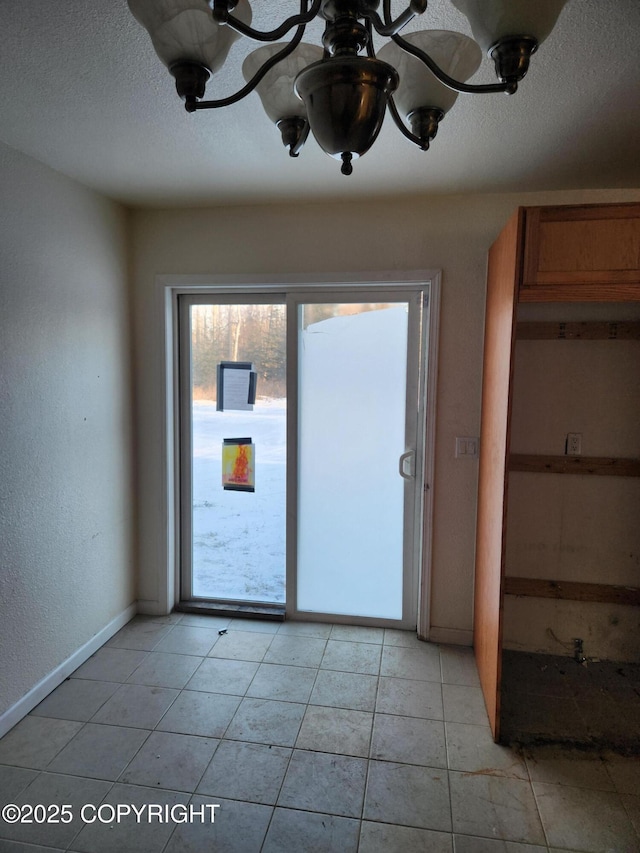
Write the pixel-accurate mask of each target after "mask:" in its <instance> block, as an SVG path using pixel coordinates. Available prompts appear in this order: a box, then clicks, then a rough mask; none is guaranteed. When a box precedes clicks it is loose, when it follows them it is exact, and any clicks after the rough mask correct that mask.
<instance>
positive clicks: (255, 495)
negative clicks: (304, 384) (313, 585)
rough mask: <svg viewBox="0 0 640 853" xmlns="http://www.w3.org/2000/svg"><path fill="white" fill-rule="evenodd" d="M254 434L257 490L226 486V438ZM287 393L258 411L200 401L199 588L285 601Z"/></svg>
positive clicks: (202, 592)
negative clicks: (229, 409)
mask: <svg viewBox="0 0 640 853" xmlns="http://www.w3.org/2000/svg"><path fill="white" fill-rule="evenodd" d="M246 437H251V439H252V440H253V442H254V444H255V446H256V447H255V461H256V466H255V471H256V490H255V492H233V491H225V490H224V489H223V488H222V483H221V476H222V474H221V457H222V440H223V439H224V438H246ZM285 478H286V400H263V401H260V400H259V401H258V402H257V403H256V405H255V407H254V410H253V411H252V412H217V411H216V404H215V403H214V402H208V401H196V402H194V404H193V594H194V596H196V597H201V598H227V599H241V600H244V601H272V602H284V582H285V495H286V491H285V489H286V480H285Z"/></svg>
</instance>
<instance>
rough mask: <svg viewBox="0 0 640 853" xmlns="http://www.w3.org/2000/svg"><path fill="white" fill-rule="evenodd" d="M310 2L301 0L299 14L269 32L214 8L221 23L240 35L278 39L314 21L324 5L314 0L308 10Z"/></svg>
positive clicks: (270, 39)
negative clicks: (297, 27)
mask: <svg viewBox="0 0 640 853" xmlns="http://www.w3.org/2000/svg"><path fill="white" fill-rule="evenodd" d="M307 6H308V3H307V2H305V0H301V3H300V13H299V14H298V15H292V16H291V17H290V18H287V20H286V21H284V22H283V23H282V24H280V26H279V27H277V28H276V29H275V30H269V31H268V32H262V31H260V30H254V29H253V27H250V26H249V25H248V24H245V23H244V22H243V21H241V20H239V18H235V17H234V16H233V15H232V14H231V13H230V12H227V11H217V12H216V10H215V8H214V13H213V17H214V19H215V20H216V21H217V22H218V23H219V24H224V25H226V26H228V27H230V28H231V29H232V30H235V31H236V32H237V33H240V35H243V36H247V37H248V38H250V39H253V40H254V41H278V39H281V38H282V37H283V36H285V35H286V34H287V33H288V32H289V30H292V29H293V28H294V27H296V26H300V25H302V24H308V23H309V22H310V21H312V20H313V19H314V18H315V17H316V16H317V15H318V12H319V11H320V8H321V6H322V0H313V3H312V4H311V8H310V9H308V10H307Z"/></svg>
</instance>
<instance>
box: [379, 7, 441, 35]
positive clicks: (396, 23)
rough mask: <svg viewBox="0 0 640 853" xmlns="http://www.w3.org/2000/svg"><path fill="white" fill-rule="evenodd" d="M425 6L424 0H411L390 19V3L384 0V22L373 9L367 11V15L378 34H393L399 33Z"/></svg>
mask: <svg viewBox="0 0 640 853" xmlns="http://www.w3.org/2000/svg"><path fill="white" fill-rule="evenodd" d="M426 8H427V4H426V2H424V0H412V2H411V3H410V4H409V5H408V6H407V8H406V9H405V10H404V12H402V14H400V15H398V17H397V18H396V19H395V20H392V18H391V13H390V5H389V3H388V2H387V0H385V4H384V22H383V21H382V18H381V17H380V15H378V13H377V12H374V11H373V9H372V10H370V11H368V12H367V17H368V18H369V19H370V20H371V21H372V22H373V25H374V27H375V28H376V32H377V33H378V35H381V36H394V35H396V33H399V32H400V30H401V29H402V28H403V27H404V26H406V25H407V24H408V23H409V21H412V20H413V19H414V18H415V17H416V15H421V14H422V13H423V12H424V11H425V9H426Z"/></svg>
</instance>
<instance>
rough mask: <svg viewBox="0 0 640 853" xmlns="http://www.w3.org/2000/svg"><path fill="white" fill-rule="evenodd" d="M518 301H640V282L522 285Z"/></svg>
mask: <svg viewBox="0 0 640 853" xmlns="http://www.w3.org/2000/svg"><path fill="white" fill-rule="evenodd" d="M518 299H519V301H520V302H640V282H638V281H637V277H636V283H634V282H629V283H622V284H613V283H611V282H607V281H602V280H600V281H599V283H597V284H596V283H591V284H533V285H526V284H525V285H523V286H522V287H521V288H520V293H519V295H518Z"/></svg>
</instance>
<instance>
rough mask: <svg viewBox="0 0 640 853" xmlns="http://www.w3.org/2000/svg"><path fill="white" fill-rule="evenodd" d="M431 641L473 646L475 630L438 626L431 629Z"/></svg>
mask: <svg viewBox="0 0 640 853" xmlns="http://www.w3.org/2000/svg"><path fill="white" fill-rule="evenodd" d="M429 642H430V643H443V644H444V645H450V646H472V645H473V631H472V630H465V629H464V628H436V627H434V626H432V627H431V630H430V631H429Z"/></svg>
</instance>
